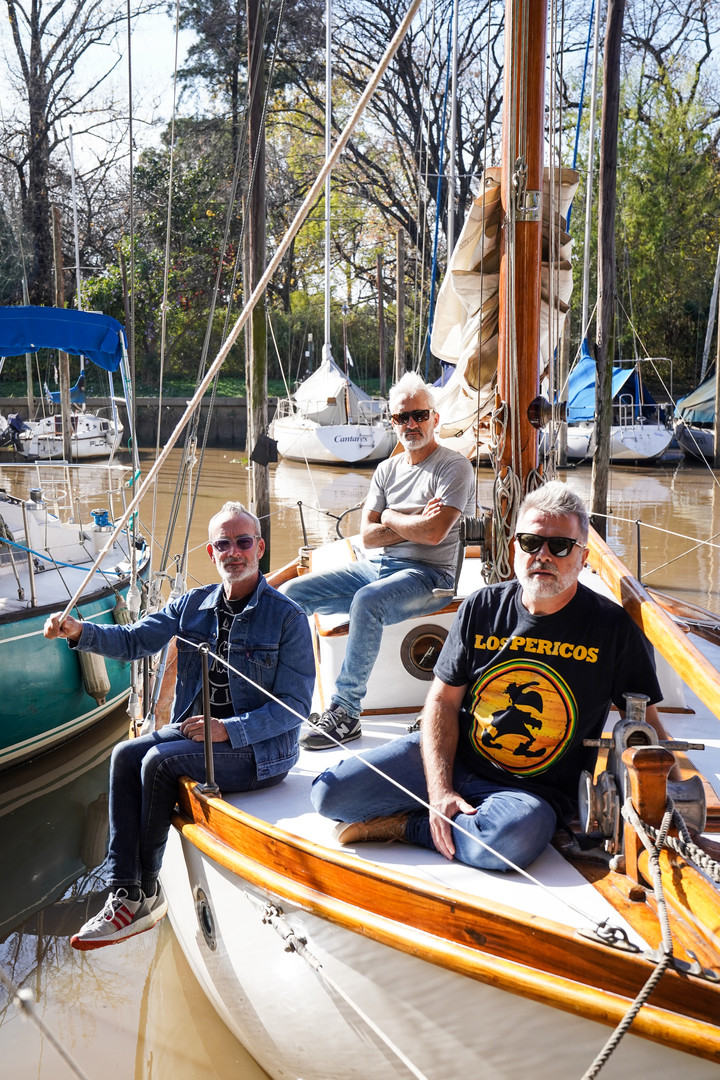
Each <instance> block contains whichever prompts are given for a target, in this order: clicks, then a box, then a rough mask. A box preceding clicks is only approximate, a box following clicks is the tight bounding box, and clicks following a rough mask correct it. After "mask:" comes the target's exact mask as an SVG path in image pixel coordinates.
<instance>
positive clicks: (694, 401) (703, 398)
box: [675, 371, 716, 424]
mask: <svg viewBox="0 0 720 1080" xmlns="http://www.w3.org/2000/svg"><path fill="white" fill-rule="evenodd" d="M715 377H716V376H715V372H714V371H713V373H712V375H709V376H708V377H707V379H705V381H704V382H701V383H700V385H699V386H696V387H695V389H694V390H692V391H691V392H690V393H689V394H686V395H685V397H681V398H680V399H679V401H678V403H677V405H676V406H675V413H676V415H677V416H680V417H682V419H683V420H684V421H685V423H686V424H714V423H715Z"/></svg>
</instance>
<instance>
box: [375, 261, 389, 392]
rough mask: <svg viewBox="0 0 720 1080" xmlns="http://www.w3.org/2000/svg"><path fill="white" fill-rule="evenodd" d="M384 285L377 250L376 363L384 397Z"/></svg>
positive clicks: (381, 266)
mask: <svg viewBox="0 0 720 1080" xmlns="http://www.w3.org/2000/svg"><path fill="white" fill-rule="evenodd" d="M384 293H385V287H384V285H383V265H382V255H381V254H380V252H379V251H378V253H377V294H378V352H379V354H380V363H379V365H378V368H379V374H380V394H381V396H382V397H385V394H386V392H387V378H386V375H385V298H384Z"/></svg>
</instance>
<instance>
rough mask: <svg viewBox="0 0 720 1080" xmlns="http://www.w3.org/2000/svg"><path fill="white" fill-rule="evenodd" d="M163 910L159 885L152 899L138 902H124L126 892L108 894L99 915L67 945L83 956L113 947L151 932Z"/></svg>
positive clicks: (162, 895)
mask: <svg viewBox="0 0 720 1080" xmlns="http://www.w3.org/2000/svg"><path fill="white" fill-rule="evenodd" d="M167 907H168V906H167V900H166V899H165V895H164V893H163V891H162V889H161V888H160V883H159V882H158V887H157V890H156V892H155V895H154V896H151V897H149V898H148V897H147V896H145V895H142V896H141V898H140V900H128V894H127V890H126V889H118V890H117V892H114V893H110V895H109V896H108V898H107V900H106V901H105V907H104V908H103V909H102V911H100V912H98V914H97V915H95V916H94V917H93V918H92V919H89V920H88V922H86V923H85V925H84V926H83V927H82V928H81V929H80V930H78V932H77V934H74V935H73V936H72V938H71V939H70V944H71V945H72V947H73V949H80V950H81V951H83V952H87V951H89V950H90V949H101V948H102V947H103V945H115V944H116V943H117V942H118V941H124V940H125V938H129V937H134V935H135V934H142V933H143V931H145V930H152V928H153V926H155V924H156V923H158V922H160V920H161V919H162V917H163V916H164V915H165V913H166V912H167Z"/></svg>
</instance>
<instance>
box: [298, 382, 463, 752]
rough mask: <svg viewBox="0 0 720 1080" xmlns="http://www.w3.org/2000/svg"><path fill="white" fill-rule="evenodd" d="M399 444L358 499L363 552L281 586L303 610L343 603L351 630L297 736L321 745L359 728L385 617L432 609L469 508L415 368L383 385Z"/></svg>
mask: <svg viewBox="0 0 720 1080" xmlns="http://www.w3.org/2000/svg"><path fill="white" fill-rule="evenodd" d="M389 402H390V411H391V414H392V421H393V424H394V426H395V430H396V432H397V437H398V441H399V442H400V444H401V446H402V447H403V450H404V452H403V453H402V454H397V455H394V456H393V457H390V458H388V459H387V460H386V461H383V462H381V463H380V465H378V467H377V469H376V470H375V474H374V476H373V478H372V481H371V484H370V492H369V494H368V497H367V499H366V500H365V507H364V509H363V516H362V525H361V535H362V541H363V546H364V547H365V549H366V551H367V552H368V553H369V554H368V557H367V558H360V559H358V560H357V561H356V562H354V563H351V564H350V565H349V566H347V567H344V568H343V569H341V570H332V571H329V572H328V573H317V574H307V575H304V576H303V577H299V578H296V579H294V580H293V581H290V582H288V583H287V584H286V585H283V586H282V591H283V592H284V593H286V594H287V595H288V596H290V597H292V599H293V600H294V601H295V602H296V603H297V604H299V605H300V607H301V608H303V610H304V611H305V612H306V613H307V614H308V615H312V614H313V613H314V612H319V613H320V614H322V615H334V614H337V613H338V612H344V611H347V612H349V614H350V630H349V633H348V643H347V649H346V652H345V659H344V661H343V665H342V668H341V670H340V674H339V675H338V679H337V683H336V685H335V692H334V693H333V695H332V698H331V701H330V706H329V708H328V709H326V710H325V712H324V713H322V715H321V716H319V717H318V716H317V714H316V715H314V716H311V717H310V720H311V721H312V730H311V731H309V732H307V733H306V734H304V735H303V736H302V737H301V739H300V743H301V745H302V746H304V747H305V748H306V749H307V750H325V749H328V748H329V747H332V746H337V744H338V743H339V742H351V741H352V740H353V739H358V738H359V737H360V735H361V730H360V713H361V710H362V700H363V698H364V696H365V692H366V689H367V683H368V679H369V678H370V673H371V671H372V669H373V665H374V663H375V660H376V658H377V655H378V652H379V651H380V643H381V641H382V629H383V626H385V625H390V624H391V623H398V622H402V621H403V620H404V619H407V618H412V617H413V616H417V615H426V614H430V613H431V612H433V611H438V610H439V609H440V608H442V607H443V606H444V604H445V602H446V601H445V599H443V598H442V597H437V596H434V595H433V590H434V589H448V588H452V586H453V583H454V580H455V566H456V562H457V551H458V543H459V533H460V517H461V515H463V514H472V513H473V507H474V503H473V470H472V466H471V465H470V462H469V461H468V460H467V459H466V458H464V457H463V456H462V455H461V454H458V453H456V451H454V450H448V449H447V448H446V447H443V446H440V444H439V443H438V442H437V440H436V438H435V428H436V427H437V424H438V419H439V417H438V414H437V411H436V410H435V396H434V393H433V389H432V387H431V386H428V385H427V384H426V383H424V382H423V380H422V379H421V378H420V376H419V375H416V374H414V373H411V372H407V373H406V374H405V375H403V376H402V378H401V379H400V380H399V381H398V382H397V383H396V384H395V386H393V387H392V388H391V390H390V394H389Z"/></svg>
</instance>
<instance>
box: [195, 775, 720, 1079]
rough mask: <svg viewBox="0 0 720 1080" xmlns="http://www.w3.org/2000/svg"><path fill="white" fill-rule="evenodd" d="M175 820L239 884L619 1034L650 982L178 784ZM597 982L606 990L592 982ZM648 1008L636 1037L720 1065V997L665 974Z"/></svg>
mask: <svg viewBox="0 0 720 1080" xmlns="http://www.w3.org/2000/svg"><path fill="white" fill-rule="evenodd" d="M180 808H181V816H178V817H177V818H176V821H175V824H176V826H177V827H178V828H180V829H181V831H182V833H183V835H184V836H186V837H187V839H188V840H190V841H191V842H192V843H193V844H194V846H196V847H197V848H198V849H199V850H202V851H204V852H206V854H208V855H209V856H210V857H211V858H213V859H215V860H216V861H218V862H219V863H220V864H221V865H223V866H225V867H227V868H228V869H229V870H231V871H232V872H233V873H235V874H238V875H239V876H240V877H243V878H245V879H246V880H248V881H252V882H253V883H254V884H256V885H258V886H259V887H261V888H265V889H268V890H269V891H270V892H272V893H273V894H274V895H276V896H278V897H280V898H285V899H287V900H289V901H292V902H293V903H295V904H299V905H301V906H302V907H304V908H306V909H307V910H310V911H313V912H314V913H316V914H318V915H319V916H321V917H323V918H328V919H330V920H331V921H333V922H337V923H338V924H340V925H342V926H345V927H346V928H347V929H350V930H353V931H355V932H357V933H361V934H366V935H367V936H370V937H372V938H373V939H375V940H382V941H384V942H385V943H386V944H389V945H392V946H393V947H396V948H400V949H403V950H404V951H406V952H411V953H413V954H415V955H418V956H420V957H421V958H424V959H428V960H430V961H431V962H433V963H442V964H443V965H444V966H447V967H449V968H451V969H452V970H458V971H462V972H463V973H466V974H469V975H471V977H474V978H478V979H482V980H483V981H487V982H491V983H493V984H495V985H499V986H503V988H504V989H507V990H509V991H511V992H517V993H528V994H530V996H533V997H535V998H536V999H537V1000H546V1001H547V1002H548V1003H551V1004H553V1005H554V1006H556V1007H558V1008H562V1009H565V1010H567V1011H570V1012H578V1013H579V1014H580V1015H586V1016H590V1015H592V1016H593V1017H594V1018H596V1019H599V1020H602V1021H603V1022H606V1023H615V1022H616V1021H617V1020H618V1019H619V1018H620V1016H621V1015H622V1014H623V1013H624V1011H625V1009H626V1008H627V1004H628V1001H629V1000H632V999H633V998H634V997H635V996H636V994H637V993H638V991H639V990H640V988H641V987H642V985H643V984H644V982H645V981H646V979H647V977H648V976H649V974H650V971H651V970H652V966H651V964H649V963H648V962H647V961H645V960H643V959H642V958H641V957H640V956H638V955H637V954H628V953H623V952H620V951H618V950H614V949H610V948H609V947H607V946H604V945H600V944H597V943H595V942H593V941H590V940H587V939H585V938H582V937H580V936H578V935H577V934H576V933H575V932H574V931H572V930H569V929H568V928H566V927H564V926H561V925H560V924H557V923H553V922H551V921H549V920H546V919H542V918H539V917H536V916H530V915H527V914H526V913H523V912H519V911H515V910H512V909H508V908H505V907H502V906H501V905H497V904H493V905H492V910H488V909H485V908H483V906H482V905H481V904H480V903H479V902H477V901H474V900H473V899H472V898H471V897H468V896H467V895H465V894H462V893H458V892H455V891H453V890H450V889H447V888H444V887H439V886H437V885H435V884H433V885H427V886H426V885H424V884H423V883H418V882H417V881H416V880H414V879H412V878H410V877H408V876H407V875H404V874H401V873H399V872H396V871H392V870H390V869H388V868H385V867H379V866H375V865H373V864H371V863H365V862H360V861H358V860H356V859H355V858H354V857H353V856H351V855H350V854H346V853H344V852H336V851H331V850H329V849H327V848H324V847H322V846H320V845H317V844H313V843H311V842H310V841H307V840H303V839H301V838H299V837H295V836H292V835H290V834H287V833H285V832H284V831H283V830H281V829H279V828H276V827H274V826H271V825H268V824H267V823H265V822H262V821H259V820H258V819H255V818H253V817H251V816H250V815H248V814H245V813H243V812H242V811H239V810H237V809H236V808H235V807H232V806H230V805H229V804H228V803H225V802H224V801H223V800H222V799H208V798H206V797H205V796H203V795H200V794H198V793H197V791H196V790H195V785H194V784H193V783H192V782H191V781H187V780H184V781H182V782H181V790H180ZM427 935H431V937H432V939H433V940H432V941H428V937H427ZM507 965H519V967H520V968H521V969H522V973H520V972H516V973H515V975H514V977H513V978H510V977H509V976H506V975H501V972H506V971H507V970H509V969H508V968H507ZM599 971H602V984H603V986H602V990H598V989H597V988H596V986H595V985H594V981H593V980H594V979H595V978H597V977H598V972H599ZM566 981H567V982H570V983H572V984H573V988H572V993H569V992H568V988H567V986H565V985H564V984H565V982H566ZM575 984H577V985H575ZM615 999H616V1000H615ZM653 1006H654V1007H653V1011H652V1013H647V1014H646V1015H645V1017H644V1018H643V1020H642V1022H641V1024H640V1025H639V1026H638V1027H637V1033H638V1034H641V1033H643V1034H645V1035H646V1036H647V1037H649V1038H654V1039H658V1038H659V1039H661V1041H663V1042H667V1044H668V1045H673V1046H678V1047H679V1048H682V1049H685V1050H687V1051H689V1052H691V1053H695V1054H701V1055H702V1056H706V1057H709V1058H710V1059H711V1060H715V1061H717V1062H718V1063H720V1028H718V1027H716V1026H715V1024H714V1021H716V1020H717V1017H718V1016H720V987H719V986H717V985H714V984H712V983H709V982H706V981H704V980H700V979H687V978H683V977H681V976H679V975H678V974H677V973H675V972H668V973H667V974H666V975H665V976H664V977H663V979H662V980H661V982H660V984H659V986H658V987H657V988H656V990H655V992H654V994H653ZM645 1011H646V1010H645V1009H643V1010H642V1013H645ZM642 1013H641V1015H642ZM674 1014H678V1015H674ZM638 1020H639V1018H638ZM638 1020H636V1021H635V1023H634V1025H633V1028H634V1030H635V1028H636V1025H637V1024H638ZM705 1027H707V1031H705ZM701 1029H702V1030H703V1032H704V1033H703V1035H702V1038H701V1039H698V1033H699V1032H700V1030H701ZM693 1032H694V1034H693Z"/></svg>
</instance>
